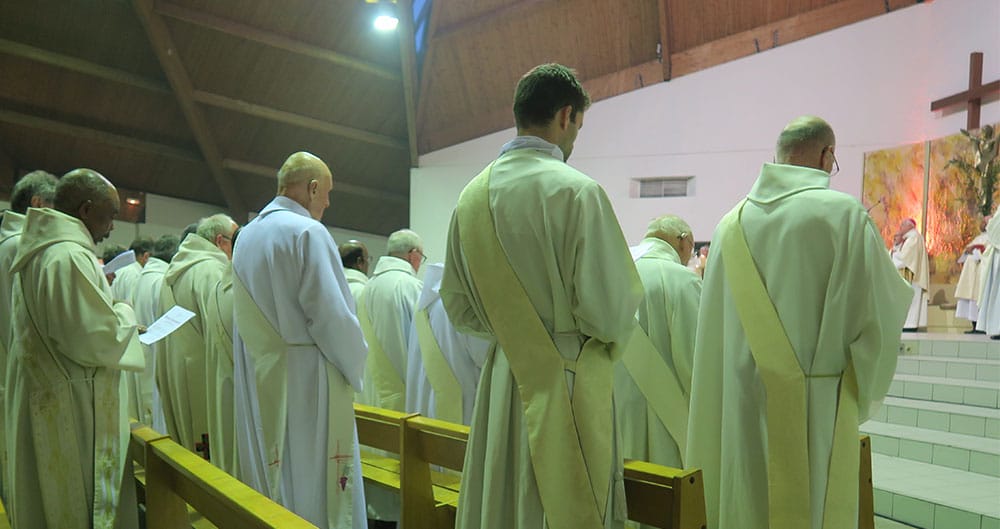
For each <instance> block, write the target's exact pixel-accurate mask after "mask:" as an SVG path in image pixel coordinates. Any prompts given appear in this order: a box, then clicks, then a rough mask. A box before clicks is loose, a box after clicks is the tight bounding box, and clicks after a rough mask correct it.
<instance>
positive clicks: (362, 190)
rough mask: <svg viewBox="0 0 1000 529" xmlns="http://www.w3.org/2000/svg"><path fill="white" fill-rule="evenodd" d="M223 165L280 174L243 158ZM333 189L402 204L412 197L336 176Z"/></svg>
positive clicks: (242, 170)
mask: <svg viewBox="0 0 1000 529" xmlns="http://www.w3.org/2000/svg"><path fill="white" fill-rule="evenodd" d="M222 165H223V167H225V168H226V169H230V170H232V171H237V172H240V173H245V174H250V175H255V176H261V177H264V178H270V179H276V178H277V175H278V170H277V169H275V168H273V167H268V166H266V165H260V164H255V163H251V162H245V161H242V160H231V159H226V160H223V161H222ZM333 190H334V191H337V192H341V193H350V194H352V195H358V196H363V197H368V198H374V199H378V200H386V201H389V202H396V203H400V204H409V203H410V197H409V196H407V195H404V194H401V193H393V192H390V191H384V190H382V189H375V188H372V187H367V186H359V185H357V184H349V183H347V182H342V181H339V180H337V177H336V176H334V179H333Z"/></svg>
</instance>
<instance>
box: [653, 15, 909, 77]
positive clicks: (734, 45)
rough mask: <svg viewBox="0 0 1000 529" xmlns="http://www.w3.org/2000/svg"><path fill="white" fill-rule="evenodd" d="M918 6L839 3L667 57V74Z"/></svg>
mask: <svg viewBox="0 0 1000 529" xmlns="http://www.w3.org/2000/svg"><path fill="white" fill-rule="evenodd" d="M918 3H920V0H893V2H892V5H890V4H889V2H887V0H841V1H840V2H836V3H833V4H829V5H826V6H823V7H820V8H817V9H813V10H812V11H808V12H805V13H800V14H798V15H795V16H792V17H788V18H785V19H782V20H779V21H777V22H772V23H770V24H765V25H763V26H760V27H757V28H754V29H750V30H747V31H742V32H740V33H736V34H734V35H730V36H728V37H723V38H721V39H718V40H714V41H712V42H708V43H706V44H702V45H700V46H696V47H694V48H691V49H688V50H684V51H682V52H679V53H675V54H673V55H672V56H671V58H670V62H671V70H672V71H671V75H672V77H678V76H681V75H686V74H689V73H693V72H697V71H699V70H704V69H706V68H711V67H712V66H717V65H719V64H723V63H726V62H729V61H732V60H736V59H739V58H742V57H747V56H749V55H753V54H755V53H760V52H761V51H765V50H768V49H771V48H776V47H778V46H780V45H782V44H788V43H789V42H793V41H796V40H801V39H804V38H807V37H811V36H813V35H818V34H820V33H823V32H826V31H830V30H832V29H836V28H840V27H843V26H846V25H848V24H853V23H855V22H860V21H862V20H866V19H869V18H872V17H875V16H878V15H883V14H885V13H886V12H888V11H889V10H891V8H892V7H895V8H896V9H899V8H903V7H909V6H912V5H915V4H918Z"/></svg>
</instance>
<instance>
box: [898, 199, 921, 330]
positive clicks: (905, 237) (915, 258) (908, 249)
mask: <svg viewBox="0 0 1000 529" xmlns="http://www.w3.org/2000/svg"><path fill="white" fill-rule="evenodd" d="M892 262H893V264H895V265H896V268H897V269H899V273H900V275H902V276H903V279H905V280H906V281H907V282H908V283H909V284H910V288H912V289H913V298H912V300H911V301H910V310H909V311H908V312H907V313H906V321H905V322H904V323H903V332H916V331H917V329H918V328H920V327H927V299H928V298H927V288H928V287H929V286H930V277H929V274H930V264H929V263H928V260H927V247H926V246H925V245H924V236H923V235H920V232H919V231H917V221H915V220H913V219H904V220H903V222H902V223H901V224H900V225H899V231H897V232H896V235H895V236H894V237H893V246H892Z"/></svg>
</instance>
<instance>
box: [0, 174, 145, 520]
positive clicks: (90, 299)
mask: <svg viewBox="0 0 1000 529" xmlns="http://www.w3.org/2000/svg"><path fill="white" fill-rule="evenodd" d="M55 208H56V209H47V208H45V209H29V210H28V214H27V217H26V219H25V225H24V230H23V235H22V236H21V240H20V241H19V243H18V250H17V256H16V257H15V259H14V263H13V265H12V267H11V272H13V274H14V291H13V299H14V310H15V312H14V333H15V334H14V339H13V342H12V347H11V351H10V362H9V369H10V371H9V373H8V381H9V384H8V387H7V397H8V399H7V404H6V407H7V412H8V413H7V429H8V438H7V442H8V448H9V453H10V454H11V461H10V464H11V475H12V477H13V480H12V483H11V486H10V488H9V490H8V492H9V498H8V501H7V502H6V507H7V509H8V512H9V514H10V519H11V523H12V526H13V527H15V528H18V529H20V528H31V529H45V528H49V529H66V528H90V527H93V528H95V529H112V528H132V527H138V517H137V515H138V512H137V505H136V499H135V481H134V478H133V477H132V475H131V464H128V465H126V455H127V452H128V444H127V443H128V436H129V430H128V423H127V422H126V417H125V415H124V413H122V411H123V408H122V406H121V405H120V401H119V397H120V389H121V374H122V370H124V369H127V370H141V369H142V367H143V358H142V350H141V349H140V348H139V341H138V338H137V326H136V323H135V315H134V314H133V312H132V308H131V307H129V306H128V304H127V303H118V302H115V301H113V300H112V296H111V288H110V287H109V286H108V284H107V282H106V280H105V278H104V275H103V273H102V271H101V269H100V266H99V265H98V263H97V257H96V255H95V243H97V242H100V241H101V240H103V239H104V238H105V237H107V235H108V234H109V233H110V232H111V230H112V229H113V219H114V217H115V215H116V214H117V213H118V208H119V199H118V193H117V191H116V190H115V188H114V186H113V185H111V183H110V182H108V181H107V180H106V179H104V177H103V176H101V175H99V174H98V173H96V172H94V171H91V170H88V169H77V170H74V171H71V172H70V173H68V174H66V176H64V177H63V178H62V179H61V180H60V182H59V185H58V187H57V188H56V197H55Z"/></svg>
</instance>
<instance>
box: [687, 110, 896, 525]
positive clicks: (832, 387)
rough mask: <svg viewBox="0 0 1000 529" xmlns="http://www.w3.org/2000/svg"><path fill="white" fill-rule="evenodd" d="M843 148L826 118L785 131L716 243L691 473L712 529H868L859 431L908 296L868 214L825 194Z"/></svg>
mask: <svg viewBox="0 0 1000 529" xmlns="http://www.w3.org/2000/svg"><path fill="white" fill-rule="evenodd" d="M835 149H836V139H835V137H834V134H833V129H832V128H831V127H830V125H829V124H827V123H826V122H825V121H823V120H822V119H820V118H817V117H812V116H806V117H801V118H798V119H795V120H794V121H792V122H791V123H789V124H788V125H787V126H786V127H785V129H784V130H783V131H782V132H781V134H780V135H779V136H778V141H777V153H776V156H775V160H776V163H767V164H764V166H763V168H762V169H761V171H760V176H759V177H758V178H757V182H756V183H755V184H754V186H753V188H752V189H751V190H750V194H749V195H748V196H747V198H746V199H745V200H743V201H741V202H740V203H739V204H738V205H737V206H736V207H735V208H734V209H733V210H732V211H731V212H730V213H729V214H728V215H726V216H725V217H724V218H723V220H722V222H721V223H720V224H719V227H718V228H717V230H716V233H715V236H714V237H713V238H712V251H711V252H710V253H709V258H708V260H709V262H708V264H707V265H706V267H705V280H704V286H703V290H702V295H701V309H700V313H699V317H698V321H699V325H698V334H697V338H696V340H695V343H696V345H695V358H694V372H693V377H692V385H691V407H690V423H689V425H688V439H687V457H686V458H685V461H684V466H685V467H698V468H702V469H703V470H704V477H705V481H704V483H705V505H706V508H707V511H708V522H709V524H708V527H710V528H712V529H718V528H723V529H725V528H731V527H740V528H743V529H767V528H769V527H771V528H774V527H795V528H803V529H809V528H811V529H821V528H824V529H834V528H845V527H856V525H857V520H858V467H859V461H858V453H859V451H858V425H859V424H860V423H861V422H864V421H865V420H866V419H867V418H868V415H869V414H870V412H871V411H872V409H873V407H874V408H876V409H877V405H878V403H879V402H880V401H881V399H882V397H883V396H884V395H885V393H886V391H887V390H888V388H889V383H890V381H891V380H892V375H893V371H894V370H895V366H896V355H897V353H898V351H899V342H900V334H899V329H900V328H901V326H902V323H903V319H904V318H905V317H906V307H907V305H908V304H909V300H910V298H911V296H912V291H911V290H910V288H909V286H908V285H907V284H906V282H905V281H903V280H902V278H900V277H899V274H898V273H897V272H896V270H895V267H894V266H893V264H892V261H891V260H890V259H889V256H888V255H887V254H886V251H885V246H884V242H883V241H882V238H881V237H880V236H879V234H878V230H876V229H875V227H874V226H873V225H872V222H871V219H870V218H869V217H868V214H867V212H866V211H865V208H864V207H862V206H861V204H860V203H859V202H858V200H857V199H856V198H854V197H852V196H850V195H847V194H844V193H841V192H838V191H833V190H830V189H829V184H830V178H831V176H832V175H833V174H834V173H836V172H837V161H836V156H835V155H834V150H835ZM873 405H874V406H873ZM830 506H833V507H830ZM827 507H829V508H827Z"/></svg>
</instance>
